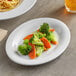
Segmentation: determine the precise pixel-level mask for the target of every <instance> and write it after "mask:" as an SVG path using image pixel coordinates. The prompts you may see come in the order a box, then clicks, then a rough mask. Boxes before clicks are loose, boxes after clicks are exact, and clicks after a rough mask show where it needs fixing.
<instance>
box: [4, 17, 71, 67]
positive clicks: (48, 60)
mask: <svg viewBox="0 0 76 76" xmlns="http://www.w3.org/2000/svg"><path fill="white" fill-rule="evenodd" d="M38 19H53V20H57V21H59V22H61V23H63V24H64V25H65V27H66V29H67V30H68V33H69V36H68V37H69V38H68V41H67V45H66V46H65V48H64V49H63V48H62V50H63V51H61V53H59V54H58V55H56V56H55V57H53V58H52V59H50V58H49V59H47V60H46V61H44V62H43V61H42V62H40V63H37V64H27V63H23V64H22V63H19V62H17V61H14V60H12V59H11V58H10V57H9V55H8V53H7V44H8V41H9V39H10V37H11V35H12V34H13V32H15V31H16V30H17V29H18V28H20V26H21V27H22V26H23V25H24V24H25V23H28V22H30V21H34V20H38ZM20 26H18V27H17V28H16V29H14V30H13V31H12V32H11V33H10V35H9V37H8V39H7V41H6V47H5V49H6V54H7V56H8V57H9V59H11V60H12V61H13V62H15V63H17V64H20V65H26V66H35V65H41V64H44V63H47V62H50V61H52V60H54V59H56V58H57V57H59V56H60V55H62V54H63V52H64V51H65V49H66V48H67V47H68V45H69V43H70V39H71V33H70V30H69V28H68V27H67V26H66V24H65V23H64V22H62V21H61V20H58V19H55V18H49V17H44V18H36V19H32V20H28V21H26V22H24V23H23V24H21V25H20Z"/></svg>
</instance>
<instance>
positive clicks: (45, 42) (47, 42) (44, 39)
mask: <svg viewBox="0 0 76 76" xmlns="http://www.w3.org/2000/svg"><path fill="white" fill-rule="evenodd" d="M40 40H41V41H42V42H43V43H44V47H45V48H51V45H50V42H49V41H48V40H47V39H46V38H45V37H43V38H41V39H40Z"/></svg>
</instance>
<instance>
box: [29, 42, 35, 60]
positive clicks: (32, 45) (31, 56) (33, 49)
mask: <svg viewBox="0 0 76 76" xmlns="http://www.w3.org/2000/svg"><path fill="white" fill-rule="evenodd" d="M29 45H30V46H31V47H32V49H31V51H30V53H29V54H28V55H29V57H30V58H31V59H34V58H36V49H35V45H34V44H31V43H29Z"/></svg>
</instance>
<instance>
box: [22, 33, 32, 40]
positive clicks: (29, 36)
mask: <svg viewBox="0 0 76 76" xmlns="http://www.w3.org/2000/svg"><path fill="white" fill-rule="evenodd" d="M32 36H33V34H30V35H28V36H26V37H25V38H24V39H23V40H25V39H28V40H30V39H31V37H32Z"/></svg>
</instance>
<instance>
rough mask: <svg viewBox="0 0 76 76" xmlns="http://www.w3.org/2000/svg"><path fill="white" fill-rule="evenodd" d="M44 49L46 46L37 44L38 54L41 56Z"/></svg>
mask: <svg viewBox="0 0 76 76" xmlns="http://www.w3.org/2000/svg"><path fill="white" fill-rule="evenodd" d="M43 51H44V47H43V46H42V47H41V46H36V55H37V56H40V55H41V54H42V52H43Z"/></svg>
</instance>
